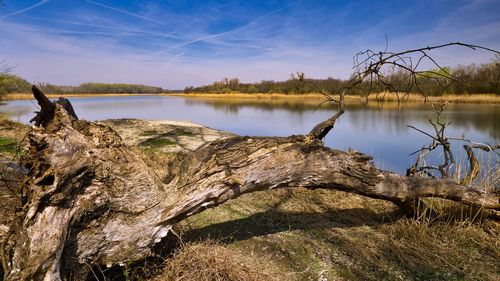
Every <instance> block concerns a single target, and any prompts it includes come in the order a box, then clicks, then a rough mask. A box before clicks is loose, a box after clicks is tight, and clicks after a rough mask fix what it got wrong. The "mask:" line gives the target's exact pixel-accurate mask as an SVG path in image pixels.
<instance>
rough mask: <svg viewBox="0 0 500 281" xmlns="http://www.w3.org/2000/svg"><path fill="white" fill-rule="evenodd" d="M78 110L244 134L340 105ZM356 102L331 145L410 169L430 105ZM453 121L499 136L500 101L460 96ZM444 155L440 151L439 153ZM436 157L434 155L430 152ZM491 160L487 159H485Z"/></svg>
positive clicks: (290, 125)
mask: <svg viewBox="0 0 500 281" xmlns="http://www.w3.org/2000/svg"><path fill="white" fill-rule="evenodd" d="M70 100H71V102H72V104H73V106H74V108H75V111H76V113H77V115H78V116H79V117H80V118H82V119H87V120H103V119H109V118H140V119H151V120H162V119H168V120H182V121H186V120H189V121H192V122H195V123H200V124H203V125H206V126H208V127H211V128H216V129H220V130H225V131H229V132H233V133H236V134H239V135H255V136H287V135H291V134H306V133H308V132H309V131H310V129H311V128H312V127H313V126H314V125H315V124H317V123H318V122H320V121H323V120H325V119H327V118H328V117H329V116H330V115H332V114H333V113H334V108H326V107H325V108H320V109H317V110H316V111H314V109H315V105H314V104H312V103H309V104H305V103H300V102H285V101H281V102H280V101H271V102H269V101H261V102H259V101H248V100H247V101H245V100H239V101H234V100H227V101H224V100H213V99H212V100H211V99H193V98H189V99H187V98H181V97H159V96H124V97H97V98H70ZM384 107H386V108H384V109H381V108H380V107H379V106H376V105H374V106H351V107H348V110H347V112H346V113H345V114H344V115H343V116H342V117H341V118H340V120H339V121H338V122H337V124H336V126H335V129H334V130H333V131H332V132H331V133H330V134H329V135H328V136H327V138H326V140H325V142H326V144H327V145H328V146H330V147H333V148H339V149H344V150H345V149H348V148H353V149H356V150H359V151H361V152H364V153H367V154H370V155H372V156H374V160H375V163H376V164H377V165H378V166H379V167H380V168H382V169H386V170H392V171H397V172H400V173H404V171H405V170H406V168H407V167H408V166H409V165H410V163H412V162H413V161H414V158H415V157H414V156H409V154H410V153H412V152H414V151H415V150H417V149H419V148H420V147H422V146H423V145H424V144H428V143H429V141H430V139H429V138H428V137H426V136H424V135H422V134H420V133H418V132H416V131H414V130H412V129H409V128H407V127H406V125H413V126H416V127H418V128H421V129H424V130H426V131H429V132H430V131H431V129H432V128H431V127H430V126H429V125H428V123H427V115H428V114H429V113H430V106H429V105H424V104H419V105H405V106H403V107H401V108H399V109H398V108H397V107H396V106H391V105H389V104H385V105H384ZM36 109H37V105H36V102H34V101H9V102H7V103H6V104H5V105H2V106H0V113H3V114H7V115H8V116H9V117H10V118H11V119H13V120H18V121H20V122H23V123H28V120H29V119H30V118H31V117H32V116H33V113H32V112H33V111H35V110H36ZM443 117H444V118H445V119H446V120H447V121H451V122H452V124H451V125H450V127H449V129H448V130H447V132H448V133H447V134H448V135H449V136H454V137H462V136H465V137H467V138H469V139H472V140H475V141H478V142H484V143H499V142H500V106H499V105H476V104H474V105H473V104H461V105H448V106H447V112H446V114H445V115H444V116H443ZM461 146H462V145H461V144H460V143H459V144H455V151H456V152H455V153H456V156H457V158H458V159H459V161H460V160H461V159H462V160H463V159H464V157H465V155H464V154H463V153H462V150H463V149H462V148H461ZM436 157H439V155H437V154H436V155H434V158H436ZM482 157H483V158H486V157H487V158H489V160H488V161H492V162H493V163H494V162H495V161H498V160H500V159H499V157H498V156H493V154H491V153H490V154H489V155H484V154H483V155H482ZM431 160H432V159H431ZM484 161H486V160H484Z"/></svg>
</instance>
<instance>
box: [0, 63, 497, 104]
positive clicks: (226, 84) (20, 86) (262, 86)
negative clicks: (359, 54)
mask: <svg viewBox="0 0 500 281" xmlns="http://www.w3.org/2000/svg"><path fill="white" fill-rule="evenodd" d="M443 71H444V72H445V73H447V74H451V75H452V76H453V77H454V78H455V79H456V80H457V81H460V83H458V82H453V81H452V80H451V79H450V80H449V81H443V79H432V78H431V79H429V76H431V77H432V75H433V73H436V72H443ZM424 76H426V77H424ZM445 80H446V79H445ZM305 81H306V82H305V83H304V82H300V81H299V80H297V79H292V78H291V79H289V80H286V81H273V80H265V81H262V82H258V83H241V82H240V80H239V79H238V78H231V79H228V78H224V79H223V80H222V81H217V82H214V83H212V84H210V85H206V86H200V87H192V86H190V87H186V88H185V89H184V92H185V93H231V92H240V93H283V94H307V93H314V92H318V89H323V90H325V91H327V92H328V93H332V94H335V93H339V92H340V91H341V90H342V89H343V88H344V87H345V86H346V85H347V83H348V80H341V79H336V78H328V79H305ZM386 81H387V82H389V83H390V84H391V85H394V86H395V88H397V89H403V88H404V89H405V90H409V91H412V92H415V93H418V92H420V91H423V92H425V93H426V94H428V95H431V96H437V95H443V94H480V93H489V94H500V58H497V59H496V60H495V61H493V62H492V63H487V64H481V65H476V64H472V65H468V66H458V67H455V68H445V69H443V70H434V71H429V73H428V75H423V76H422V77H420V78H419V79H418V83H417V84H418V87H417V86H416V85H415V83H414V82H410V83H409V81H408V79H407V75H406V74H405V73H404V72H401V71H400V72H392V73H391V74H390V75H388V76H387V77H386ZM449 82H451V83H449ZM408 85H411V87H410V88H408ZM37 86H38V87H39V88H41V89H42V91H44V92H45V93H49V94H80V93H81V94H106V93H138V94H140V93H166V92H172V90H167V89H163V88H161V87H154V86H147V85H139V84H124V83H114V84H112V83H94V82H89V83H82V84H80V85H79V86H58V85H53V84H49V83H38V84H37ZM370 87H371V90H372V91H373V92H379V91H382V90H384V87H383V85H380V84H376V83H374V84H371V85H370V82H368V81H366V82H364V83H362V84H361V85H359V86H358V87H357V88H354V89H352V90H351V91H350V92H349V93H348V94H353V95H362V94H363V93H366V91H367V90H368V89H369V88H370ZM30 89H31V83H29V82H28V81H26V80H25V79H23V78H21V77H19V76H16V75H12V74H8V73H7V74H0V95H1V94H6V93H28V92H30Z"/></svg>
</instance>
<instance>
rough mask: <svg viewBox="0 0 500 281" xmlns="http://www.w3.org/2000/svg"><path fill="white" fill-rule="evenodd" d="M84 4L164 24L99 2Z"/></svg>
mask: <svg viewBox="0 0 500 281" xmlns="http://www.w3.org/2000/svg"><path fill="white" fill-rule="evenodd" d="M85 2H88V3H91V4H94V5H97V6H99V7H103V8H107V9H110V10H113V11H116V12H119V13H122V14H125V15H129V16H133V17H136V18H139V19H143V20H146V21H150V22H154V23H156V24H160V25H164V23H162V22H159V21H157V20H154V19H152V18H148V17H145V16H141V15H138V14H134V13H131V12H129V11H125V10H122V9H119V8H116V7H113V6H109V5H106V4H102V3H99V2H95V1H92V0H85Z"/></svg>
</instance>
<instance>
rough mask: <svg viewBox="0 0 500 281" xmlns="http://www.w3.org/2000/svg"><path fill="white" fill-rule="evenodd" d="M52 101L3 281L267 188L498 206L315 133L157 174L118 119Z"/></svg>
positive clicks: (32, 275) (66, 271)
mask: <svg viewBox="0 0 500 281" xmlns="http://www.w3.org/2000/svg"><path fill="white" fill-rule="evenodd" d="M34 92H35V97H37V100H38V101H39V102H42V103H43V102H44V99H46V98H45V96H44V95H43V94H41V95H40V93H41V92H40V93H38V92H39V91H38V92H37V91H36V90H35V91H34ZM47 101H48V100H47ZM51 104H52V105H53V107H52V106H51V105H50V104H49V106H48V108H49V110H52V109H53V111H52V113H51V112H45V111H44V110H45V109H44V107H42V111H41V114H40V113H39V115H41V117H40V118H39V119H38V120H37V122H38V124H40V125H41V126H42V127H33V128H32V130H31V132H30V133H29V135H28V138H29V147H28V151H27V153H26V155H24V156H23V157H22V159H21V163H22V164H23V165H24V167H25V168H26V169H27V170H28V171H29V172H28V174H27V176H26V181H25V183H24V186H23V200H24V206H23V209H22V211H21V212H19V213H18V214H17V219H15V220H13V222H14V223H13V224H11V226H10V227H11V230H10V232H9V233H8V234H7V235H6V237H4V238H5V241H6V243H5V244H4V246H5V247H4V248H5V249H4V253H3V259H4V261H5V264H6V265H5V267H6V268H4V270H5V273H6V275H5V278H6V280H84V279H85V277H86V276H87V274H88V273H89V272H90V269H91V266H93V265H108V266H109V265H114V264H121V263H126V262H130V261H135V260H139V259H143V258H144V257H146V256H148V254H150V251H151V248H152V247H153V245H155V243H158V242H160V240H161V239H162V238H163V237H165V236H167V235H169V233H170V231H171V228H172V226H173V225H174V224H175V223H177V222H179V221H181V220H183V219H185V218H186V217H189V216H191V215H194V214H196V213H199V212H202V211H203V210H206V209H207V208H209V207H213V206H217V205H219V204H222V203H224V202H225V201H227V200H229V199H232V198H236V197H238V196H240V195H242V194H244V193H249V192H254V191H259V190H267V189H274V188H292V187H297V186H302V187H306V188H310V189H317V188H324V189H337V190H343V191H347V192H352V193H357V194H362V195H365V196H368V197H372V198H378V199H383V200H388V201H391V202H393V203H395V204H396V205H398V206H400V207H401V208H403V209H404V210H405V211H411V210H412V207H413V204H414V202H415V200H417V199H418V198H422V197H440V198H446V199H450V200H454V201H459V202H463V203H464V204H469V205H473V206H480V207H482V208H489V209H494V210H500V203H499V198H498V197H497V196H496V195H495V194H490V193H482V192H480V191H477V190H474V189H470V188H467V187H465V186H463V185H460V184H458V183H456V182H453V181H448V180H440V179H431V178H423V177H417V176H409V177H407V176H401V175H398V174H395V173H391V172H387V171H382V170H379V169H377V168H376V167H375V166H374V165H373V163H372V161H371V157H370V156H367V155H365V154H362V153H359V152H343V151H339V150H335V149H330V148H326V147H324V146H323V143H322V142H321V141H320V140H319V139H318V138H314V137H311V135H309V136H302V135H297V136H290V137H280V138H278V137H233V138H229V139H224V140H218V141H214V142H211V143H208V144H207V145H205V146H203V147H201V148H199V149H197V150H195V151H194V152H189V153H184V154H179V155H178V156H177V157H176V158H175V159H173V160H172V161H171V162H170V164H169V165H167V166H165V167H164V169H165V173H164V174H166V176H164V177H160V176H158V174H157V173H155V171H154V170H153V169H152V168H150V167H149V166H148V165H147V164H146V162H145V161H144V157H143V154H142V152H141V151H140V150H138V149H134V148H131V147H128V146H126V145H125V144H124V143H123V141H122V139H121V138H120V136H119V135H118V134H117V133H116V132H115V131H113V130H112V129H111V128H109V127H107V126H105V125H101V124H96V123H93V122H88V121H84V120H78V119H77V118H76V115H75V114H74V112H69V111H67V110H66V109H65V108H67V106H64V105H62V104H60V103H51ZM68 104H69V102H68ZM330 125H332V126H333V124H331V122H330V123H329V124H327V126H326V127H327V129H330ZM318 131H321V130H318ZM315 132H316V131H314V133H312V134H313V135H316V133H315ZM322 135H323V134H322V133H319V134H317V136H322Z"/></svg>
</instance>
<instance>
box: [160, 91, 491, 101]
mask: <svg viewBox="0 0 500 281" xmlns="http://www.w3.org/2000/svg"><path fill="white" fill-rule="evenodd" d="M170 95H174V96H183V97H194V98H221V99H257V100H312V101H314V100H323V99H324V96H323V95H322V94H319V93H316V94H314V93H313V94H304V95H286V94H280V93H273V94H245V93H227V94H214V93H191V94H184V93H178V94H170ZM368 100H369V101H373V102H377V101H385V102H397V101H398V99H397V95H396V94H392V93H385V94H384V93H381V94H379V95H376V94H372V95H370V96H369V97H368ZM427 100H428V101H429V102H442V101H450V102H455V103H500V95H495V94H471V95H465V94H464V95H454V94H449V95H443V96H429V97H427ZM363 101H364V99H363V98H361V97H359V96H352V95H347V96H346V102H347V103H357V102H358V103H359V102H363ZM407 101H408V102H423V101H424V97H423V96H422V95H421V94H416V93H413V94H409V95H408V97H407Z"/></svg>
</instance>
